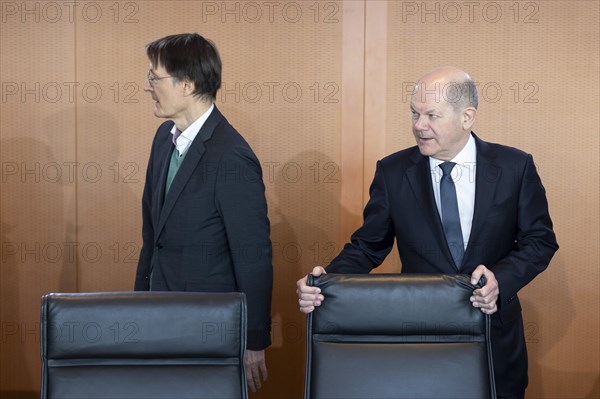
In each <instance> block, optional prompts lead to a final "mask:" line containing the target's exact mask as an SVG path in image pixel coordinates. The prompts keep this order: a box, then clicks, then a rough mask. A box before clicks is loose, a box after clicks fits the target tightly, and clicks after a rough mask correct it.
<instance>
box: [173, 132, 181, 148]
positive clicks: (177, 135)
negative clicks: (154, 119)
mask: <svg viewBox="0 0 600 399" xmlns="http://www.w3.org/2000/svg"><path fill="white" fill-rule="evenodd" d="M181 133H183V132H182V131H181V130H179V129H176V130H175V133H174V134H173V139H172V140H173V144H175V145H177V139H178V138H179V136H181Z"/></svg>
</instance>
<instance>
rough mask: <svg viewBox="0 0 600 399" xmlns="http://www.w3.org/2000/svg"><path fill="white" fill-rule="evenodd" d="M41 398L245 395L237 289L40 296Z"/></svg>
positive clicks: (242, 317) (215, 398)
mask: <svg viewBox="0 0 600 399" xmlns="http://www.w3.org/2000/svg"><path fill="white" fill-rule="evenodd" d="M41 328H42V343H41V345H42V348H41V350H42V388H41V397H42V399H46V398H47V399H71V398H72V399H82V398H86V399H93V398H98V399H100V398H105V399H116V398H123V399H125V398H127V399H132V398H144V399H150V398H177V399H184V398H196V399H197V398H206V399H208V398H210V399H239V398H247V396H248V392H247V385H246V376H245V370H244V362H243V356H244V352H245V349H246V299H245V296H244V294H242V293H196V292H113V293H80V294H49V295H46V296H44V297H43V298H42V314H41Z"/></svg>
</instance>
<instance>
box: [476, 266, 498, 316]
mask: <svg viewBox="0 0 600 399" xmlns="http://www.w3.org/2000/svg"><path fill="white" fill-rule="evenodd" d="M481 276H485V278H486V279H487V282H486V283H485V285H484V286H483V287H481V288H478V289H476V290H475V291H473V296H471V298H470V299H471V303H472V305H473V306H474V307H476V308H479V310H481V311H482V312H483V313H485V314H490V315H491V314H494V313H496V311H497V310H498V306H497V305H496V301H498V295H500V288H499V287H498V280H496V276H494V273H493V272H492V271H491V270H490V269H488V268H487V267H485V266H484V265H479V266H477V268H476V269H475V270H474V271H473V274H471V284H473V285H475V284H477V283H478V282H479V279H480V278H481Z"/></svg>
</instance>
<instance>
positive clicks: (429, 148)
mask: <svg viewBox="0 0 600 399" xmlns="http://www.w3.org/2000/svg"><path fill="white" fill-rule="evenodd" d="M477 105H478V95H477V88H476V85H475V83H474V81H473V79H472V78H471V77H470V76H469V74H467V73H466V72H464V71H462V70H460V69H457V68H454V67H441V68H437V69H435V70H433V71H431V72H429V73H427V74H426V75H425V76H423V77H422V78H421V79H419V81H418V82H417V84H416V85H415V89H414V92H413V94H412V97H411V102H410V112H411V113H412V131H413V134H414V136H415V140H416V142H417V145H416V146H415V147H411V148H408V149H405V150H402V151H399V152H396V153H394V154H392V155H389V156H387V157H385V158H383V159H382V160H380V161H378V162H377V168H376V171H375V177H374V179H373V183H372V184H371V188H370V199H369V202H368V203H367V205H366V207H365V210H364V223H363V225H362V227H360V228H359V229H358V230H357V231H356V232H355V233H354V234H353V235H352V237H351V242H350V243H348V244H346V245H345V246H344V249H343V250H342V252H341V253H340V254H339V255H338V256H337V257H336V258H335V259H334V260H333V261H332V262H331V264H330V265H329V266H327V268H325V269H323V268H322V267H321V266H317V267H315V268H314V269H313V271H312V274H313V275H315V276H318V275H320V274H322V273H325V272H327V273H369V272H370V271H371V270H372V269H374V268H376V267H377V266H379V265H380V264H381V263H382V262H383V260H384V259H385V257H386V256H387V255H388V254H389V252H390V251H391V250H392V247H393V245H394V240H395V241H396V243H397V245H398V252H399V254H400V259H401V261H402V272H403V273H437V274H439V273H443V274H456V273H466V274H469V275H471V282H472V283H473V284H475V283H477V281H479V279H480V278H481V277H482V276H485V277H486V279H487V283H486V284H485V286H484V287H482V288H480V289H477V290H475V291H474V292H473V295H472V296H471V298H470V300H471V304H472V306H474V307H476V308H478V309H480V310H481V311H482V312H483V313H486V314H489V315H491V319H492V331H491V335H492V355H493V360H494V373H495V380H496V389H497V393H498V397H499V398H511V399H513V398H524V396H525V389H526V387H527V382H528V377H527V350H526V347H525V335H524V329H523V319H522V316H521V305H520V303H519V298H518V296H517V293H518V292H519V290H520V289H521V288H523V287H524V286H525V285H527V284H528V283H529V282H530V281H531V280H533V278H535V277H536V276H537V275H538V274H539V273H541V272H542V271H543V270H545V269H546V267H547V266H548V264H549V263H550V260H551V259H552V256H553V255H554V253H555V252H556V250H557V249H558V244H557V242H556V237H555V235H554V232H553V230H552V220H551V219H550V215H549V212H548V202H547V200H546V193H545V190H544V187H543V186H542V182H541V180H540V177H539V176H538V174H537V172H536V168H535V165H534V163H533V158H532V156H531V155H530V154H527V153H524V152H522V151H520V150H518V149H515V148H511V147H506V146H502V145H499V144H492V143H487V142H485V141H483V140H481V139H480V138H479V137H477V136H476V135H475V133H473V131H472V130H471V128H472V126H473V124H474V122H475V117H476V115H477ZM452 183H453V184H452ZM296 292H297V294H298V302H299V304H300V310H301V311H302V312H304V313H310V312H312V311H313V310H314V308H315V306H319V305H321V303H322V302H323V301H324V300H326V298H324V297H323V295H322V294H321V292H320V290H319V289H318V288H316V287H309V286H307V285H306V277H304V278H302V279H300V280H298V283H297V291H296ZM399 361H401V360H400V359H399ZM465 377H466V379H465V383H468V376H465Z"/></svg>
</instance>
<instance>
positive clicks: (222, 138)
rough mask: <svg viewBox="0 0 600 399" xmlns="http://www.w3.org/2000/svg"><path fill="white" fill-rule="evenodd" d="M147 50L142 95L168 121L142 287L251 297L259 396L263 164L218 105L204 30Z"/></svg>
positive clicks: (155, 178)
mask: <svg viewBox="0 0 600 399" xmlns="http://www.w3.org/2000/svg"><path fill="white" fill-rule="evenodd" d="M146 52H147V55H148V58H149V60H150V66H149V70H148V75H147V79H146V83H145V87H144V90H145V91H146V92H148V93H149V94H150V95H151V97H152V100H154V115H155V116H157V117H158V118H164V119H168V120H167V121H166V122H164V123H163V124H162V125H160V127H159V128H158V131H157V132H156V136H155V137H154V142H153V144H152V150H151V153H150V160H149V162H148V169H147V173H146V183H145V187H144V194H143V198H142V218H143V229H142V236H143V246H142V250H141V252H140V259H139V263H138V268H137V274H136V280H135V289H136V290H152V291H203V292H231V291H239V292H243V293H245V295H246V300H247V306H248V337H247V347H248V350H247V351H246V356H245V363H246V370H247V379H248V386H249V388H250V390H251V391H253V392H254V391H256V389H258V388H260V386H261V379H262V380H263V381H264V380H266V378H267V368H266V364H265V356H264V349H265V348H266V347H267V346H269V345H270V343H271V340H270V323H271V320H270V309H271V291H272V285H273V270H272V263H271V251H272V249H271V241H270V238H269V230H270V227H269V220H268V218H267V203H266V199H265V187H264V184H263V181H262V170H261V167H260V163H259V161H258V159H257V158H256V155H255V154H254V152H253V151H252V149H251V148H250V146H249V145H248V143H247V142H246V141H245V140H244V138H243V137H242V136H241V135H240V134H239V133H238V132H237V131H236V130H235V129H234V128H233V127H232V126H231V125H230V124H229V123H228V122H227V119H225V117H224V116H223V115H222V114H221V113H220V112H219V110H218V109H217V107H216V106H215V105H214V101H215V98H216V94H217V90H218V89H219V88H220V86H221V60H220V57H219V54H218V52H217V49H216V48H215V46H214V45H213V44H212V43H211V42H209V41H208V40H206V39H204V38H203V37H202V36H200V35H198V34H180V35H172V36H167V37H164V38H162V39H158V40H156V41H154V42H152V43H150V44H148V45H147V47H146ZM224 328H227V327H226V326H225V327H224ZM200 333H201V332H200V331H198V334H200ZM222 334H223V336H226V334H227V331H223V332H222Z"/></svg>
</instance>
